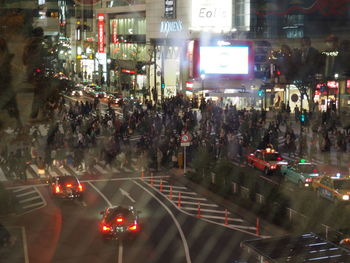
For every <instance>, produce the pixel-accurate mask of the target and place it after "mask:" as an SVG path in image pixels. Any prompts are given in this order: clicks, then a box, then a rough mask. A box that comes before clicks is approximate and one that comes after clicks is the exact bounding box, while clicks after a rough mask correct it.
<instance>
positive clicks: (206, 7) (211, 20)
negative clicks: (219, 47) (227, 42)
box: [191, 0, 232, 32]
mask: <svg viewBox="0 0 350 263" xmlns="http://www.w3.org/2000/svg"><path fill="white" fill-rule="evenodd" d="M231 27H232V0H192V23H191V29H192V30H198V31H202V30H205V31H214V32H222V31H223V32H227V31H230V30H231Z"/></svg>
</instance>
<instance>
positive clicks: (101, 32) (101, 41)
mask: <svg viewBox="0 0 350 263" xmlns="http://www.w3.org/2000/svg"><path fill="white" fill-rule="evenodd" d="M97 32H98V35H97V45H98V53H105V16H104V14H102V13H99V14H98V15H97Z"/></svg>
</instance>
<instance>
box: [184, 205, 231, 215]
mask: <svg viewBox="0 0 350 263" xmlns="http://www.w3.org/2000/svg"><path fill="white" fill-rule="evenodd" d="M183 209H185V210H190V211H197V210H198V208H197V207H183ZM200 211H201V212H211V213H215V214H225V213H226V212H225V211H222V210H213V209H205V208H204V209H203V208H200ZM228 214H229V212H228Z"/></svg>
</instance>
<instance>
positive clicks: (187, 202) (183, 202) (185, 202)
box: [181, 201, 219, 207]
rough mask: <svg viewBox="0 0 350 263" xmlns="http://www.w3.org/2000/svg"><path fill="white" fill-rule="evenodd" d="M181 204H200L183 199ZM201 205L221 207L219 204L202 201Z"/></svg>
mask: <svg viewBox="0 0 350 263" xmlns="http://www.w3.org/2000/svg"><path fill="white" fill-rule="evenodd" d="M181 204H186V205H196V206H198V202H189V201H181ZM201 206H209V207H219V206H218V205H216V204H208V203H201Z"/></svg>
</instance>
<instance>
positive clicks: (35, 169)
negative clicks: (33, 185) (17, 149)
mask: <svg viewBox="0 0 350 263" xmlns="http://www.w3.org/2000/svg"><path fill="white" fill-rule="evenodd" d="M30 167H31V168H32V169H33V171H34V172H35V173H36V174H37V175H38V176H39V169H38V166H36V165H35V164H31V165H30Z"/></svg>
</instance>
